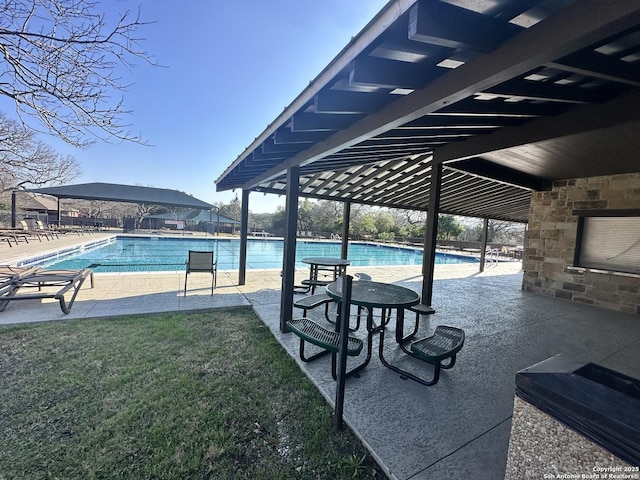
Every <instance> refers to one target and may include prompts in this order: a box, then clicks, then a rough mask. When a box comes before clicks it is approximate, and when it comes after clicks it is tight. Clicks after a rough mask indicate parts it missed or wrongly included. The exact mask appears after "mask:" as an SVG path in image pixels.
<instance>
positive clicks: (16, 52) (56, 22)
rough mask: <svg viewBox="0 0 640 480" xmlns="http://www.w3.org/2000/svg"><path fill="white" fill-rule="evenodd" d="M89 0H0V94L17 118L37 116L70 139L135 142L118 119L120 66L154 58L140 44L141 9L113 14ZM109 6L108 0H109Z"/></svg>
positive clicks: (47, 127) (121, 87)
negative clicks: (115, 94)
mask: <svg viewBox="0 0 640 480" xmlns="http://www.w3.org/2000/svg"><path fill="white" fill-rule="evenodd" d="M99 5H100V2H98V1H92V0H0V78H1V80H0V95H4V96H6V97H9V98H11V99H12V100H14V101H15V106H16V111H17V113H18V115H19V117H20V119H21V120H22V122H23V124H27V122H26V119H25V116H30V117H35V118H36V119H37V120H39V122H40V124H41V125H43V126H44V131H46V132H48V133H52V134H54V135H56V136H58V137H60V138H61V139H63V140H64V141H65V142H67V143H69V144H71V145H75V146H85V145H87V144H88V143H90V141H88V140H87V137H93V138H98V139H102V140H114V139H115V140H130V141H134V142H141V143H143V142H142V141H141V138H140V137H139V136H138V135H135V134H133V133H132V132H131V131H130V130H129V126H128V125H126V124H124V123H122V121H121V116H122V114H125V113H128V112H127V111H126V110H125V109H124V106H123V101H122V98H120V99H118V98H115V99H114V98H112V94H113V92H118V91H120V92H123V91H125V90H126V88H127V85H124V84H123V83H122V79H121V78H120V77H119V74H118V68H119V67H124V68H127V69H130V68H131V67H133V61H134V60H135V59H142V60H143V61H145V62H147V63H149V64H152V65H155V62H154V60H153V59H152V58H151V57H150V56H149V55H148V54H147V53H145V52H144V51H143V50H142V49H141V48H140V46H139V45H140V41H141V40H142V39H141V38H138V37H136V32H137V31H138V29H139V28H140V27H141V26H143V25H145V24H146V22H142V21H141V19H140V12H139V11H138V12H137V13H133V14H132V13H131V12H129V11H125V12H124V13H120V14H118V15H116V16H114V17H113V18H112V17H111V16H107V14H106V13H105V12H101V11H100V10H99ZM109 8H113V3H111V2H109Z"/></svg>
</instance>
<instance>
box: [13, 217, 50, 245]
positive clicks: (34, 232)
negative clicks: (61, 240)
mask: <svg viewBox="0 0 640 480" xmlns="http://www.w3.org/2000/svg"><path fill="white" fill-rule="evenodd" d="M18 230H19V231H20V232H23V233H25V234H27V235H29V236H31V237H36V238H37V239H38V240H39V241H42V237H44V238H46V239H47V240H53V235H52V234H51V233H49V232H42V231H39V230H37V229H35V230H34V229H32V228H29V224H28V223H27V222H26V221H24V220H20V226H19V227H18Z"/></svg>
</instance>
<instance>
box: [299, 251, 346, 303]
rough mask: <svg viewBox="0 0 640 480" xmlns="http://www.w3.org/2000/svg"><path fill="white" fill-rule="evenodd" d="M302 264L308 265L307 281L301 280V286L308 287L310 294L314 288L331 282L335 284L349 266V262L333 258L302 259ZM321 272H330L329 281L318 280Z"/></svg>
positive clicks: (344, 259)
mask: <svg viewBox="0 0 640 480" xmlns="http://www.w3.org/2000/svg"><path fill="white" fill-rule="evenodd" d="M302 262H303V263H307V264H309V279H308V280H303V281H302V284H303V285H308V286H309V287H310V288H311V293H312V294H313V293H314V292H315V289H316V287H323V286H326V285H327V284H329V283H331V282H335V281H336V280H337V278H338V277H339V276H341V275H345V274H346V272H347V267H348V266H349V265H351V260H347V259H346V258H333V257H306V258H303V259H302ZM322 270H327V271H329V272H331V280H321V279H320V278H318V276H319V273H320V271H322Z"/></svg>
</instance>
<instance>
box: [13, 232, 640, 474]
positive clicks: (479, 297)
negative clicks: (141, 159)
mask: <svg viewBox="0 0 640 480" xmlns="http://www.w3.org/2000/svg"><path fill="white" fill-rule="evenodd" d="M99 235H106V234H94V235H90V236H84V237H77V236H74V237H73V238H71V237H63V238H60V239H57V240H53V241H51V242H46V241H43V242H42V243H37V242H35V243H33V244H29V245H28V246H22V245H21V246H20V247H19V248H18V247H14V248H8V247H7V246H4V247H2V250H1V251H0V259H1V260H0V263H5V264H11V263H14V262H15V261H16V260H17V259H19V258H21V257H24V256H29V255H31V256H32V255H34V254H35V252H37V251H46V250H47V249H59V248H62V247H63V246H66V245H67V244H71V243H82V242H87V241H93V240H95V239H97V238H98V236H99ZM357 272H365V273H368V274H369V275H370V276H371V277H372V279H373V280H376V281H380V282H391V283H396V284H399V285H403V286H406V287H408V288H412V289H414V290H416V291H418V292H419V291H420V289H421V281H422V277H421V275H420V267H417V266H407V267H393V268H388V267H385V268H380V267H367V268H360V267H351V268H350V270H349V273H350V274H355V273H357ZM304 274H305V271H304V270H300V271H299V272H298V276H299V278H303V276H304ZM95 277H96V278H95V283H96V285H95V288H94V289H90V288H89V286H88V284H85V286H83V288H82V290H81V292H80V294H79V295H78V297H77V299H76V302H75V304H74V305H73V309H72V311H71V313H70V314H69V315H64V314H63V313H62V311H61V310H60V308H59V306H58V305H57V302H55V301H53V300H49V301H43V302H40V301H20V302H13V303H11V304H9V306H8V307H7V309H6V310H5V311H4V312H1V313H0V324H14V323H22V322H39V321H50V320H68V319H77V318H95V317H109V316H114V315H122V314H129V313H133V314H136V313H151V312H160V311H188V310H194V309H208V308H219V307H229V306H242V305H251V306H252V307H253V308H254V310H255V311H256V313H257V314H258V316H259V317H260V318H261V319H262V321H263V322H264V323H265V324H266V325H268V326H269V328H270V329H271V331H272V332H273V334H274V336H275V337H276V338H277V339H278V340H279V341H280V342H281V344H282V345H283V346H284V347H285V348H286V350H287V352H288V353H289V354H290V355H291V356H292V357H293V358H295V359H296V360H297V361H298V363H299V365H300V366H301V368H302V370H303V371H304V372H305V373H306V375H307V376H308V377H309V378H310V379H311V380H312V381H313V382H314V383H315V384H316V385H317V387H318V389H319V390H320V392H321V393H322V394H323V395H324V396H325V398H326V399H327V400H328V401H329V403H331V404H332V405H333V402H334V399H335V382H334V381H333V380H332V379H331V374H330V358H329V357H328V356H327V357H324V358H321V359H319V360H316V361H314V362H311V363H307V364H305V363H302V362H300V361H299V359H298V337H296V336H295V335H293V334H290V333H289V334H282V333H280V331H279V318H280V308H279V301H280V282H281V278H280V275H279V272H278V271H277V270H264V271H248V272H247V279H246V285H244V286H238V285H237V272H236V271H223V272H219V276H218V288H217V289H216V290H215V293H214V295H213V296H211V295H209V285H210V283H209V281H210V277H208V276H207V275H205V274H202V275H197V274H193V275H191V276H190V279H189V289H188V293H187V296H186V297H184V296H183V287H184V273H183V272H174V273H153V274H148V273H147V274H96V276H95ZM435 278H436V281H435V284H434V295H433V298H434V301H433V304H434V307H435V308H436V310H437V313H436V314H435V315H432V316H431V317H429V319H428V320H425V319H423V321H422V323H421V328H420V333H419V334H418V338H420V337H421V336H426V335H428V334H429V332H431V331H432V330H433V329H434V328H435V326H436V325H443V324H444V325H452V326H456V327H460V328H462V329H464V330H465V332H466V342H465V346H464V348H463V349H462V351H461V352H460V353H459V355H458V362H457V364H456V366H455V367H454V368H453V369H451V370H445V371H443V373H442V375H441V378H440V381H439V382H438V384H437V385H435V386H433V387H425V386H421V385H418V384H417V383H415V382H412V381H410V380H403V379H401V378H400V376H399V375H398V374H397V373H395V372H393V371H391V370H389V369H387V368H385V367H384V366H382V365H381V364H380V361H379V359H378V358H377V354H376V352H377V340H376V341H374V355H373V358H372V360H371V363H370V364H369V365H368V367H367V368H366V369H365V370H364V371H362V372H361V373H360V375H359V376H358V377H352V378H349V379H348V380H347V386H346V396H345V418H346V421H347V423H348V424H349V425H350V426H351V428H352V429H353V430H354V431H355V432H356V434H357V435H358V436H359V437H360V438H361V439H362V441H363V442H364V443H365V445H366V446H367V447H368V448H369V449H370V450H371V452H372V453H373V455H374V456H375V457H376V459H377V460H378V462H379V463H380V464H381V465H382V466H383V469H384V471H385V473H387V474H388V475H389V477H390V478H394V479H402V480H404V479H420V480H422V479H424V480H426V479H430V480H431V479H436V480H439V479H443V480H444V479H447V480H456V479H460V480H463V479H465V480H466V479H469V478H474V479H488V480H498V479H502V478H504V472H505V465H506V460H507V448H508V443H509V434H510V427H511V414H512V408H513V398H514V390H515V384H514V381H515V374H516V372H517V371H519V370H521V369H523V368H525V367H528V366H530V365H532V364H535V363H537V362H540V361H542V360H544V359H546V358H549V357H551V356H554V355H557V354H559V353H565V354H567V355H570V356H572V357H574V358H577V359H579V360H583V361H584V362H595V363H599V364H601V365H604V366H606V367H609V368H612V369H614V370H618V371H620V372H622V373H625V374H627V375H631V376H633V377H640V361H639V360H640V348H639V347H640V318H638V316H637V315H630V314H622V313H617V312H612V311H608V310H603V309H599V308H594V307H588V306H584V305H579V304H575V303H570V302H567V301H564V300H557V299H553V298H547V297H542V296H539V295H534V294H530V293H526V292H522V291H521V288H520V285H521V279H522V273H521V271H520V264H519V263H517V262H507V263H501V264H500V265H498V266H496V267H489V268H487V269H486V270H485V272H483V273H479V272H478V270H477V266H475V265H441V266H437V267H436V273H435ZM295 313H296V312H294V314H295ZM309 316H311V317H312V318H315V319H318V320H319V321H323V320H322V319H323V309H322V308H318V309H316V310H314V311H311V312H310V315H309ZM412 321H413V315H408V319H407V323H408V324H409V325H411V324H412ZM407 328H408V326H407ZM391 330H392V328H391ZM392 338H393V335H391V334H388V335H387V338H386V342H387V344H386V349H385V354H386V355H387V358H388V359H391V360H392V362H394V363H397V364H398V365H400V366H402V367H403V368H406V369H408V370H411V371H414V372H416V373H418V374H426V375H429V374H430V373H431V371H432V370H431V367H430V366H429V365H427V364H424V363H421V362H418V361H415V360H413V359H410V358H404V357H406V356H404V355H403V354H402V353H401V352H400V351H399V349H398V348H397V347H395V345H393V340H392ZM358 361H359V360H358V358H356V359H355V360H350V362H358ZM352 364H353V363H350V365H352ZM523 478H525V472H523Z"/></svg>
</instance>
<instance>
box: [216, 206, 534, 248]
mask: <svg viewBox="0 0 640 480" xmlns="http://www.w3.org/2000/svg"><path fill="white" fill-rule="evenodd" d="M343 205H344V204H343V203H342V202H336V201H330V200H320V201H312V200H310V199H302V200H300V202H299V204H298V220H297V227H296V229H297V230H298V231H299V232H310V233H311V234H312V235H314V236H320V237H323V236H324V237H330V235H331V234H334V235H335V234H337V235H341V234H342V230H343V211H344V206H343ZM216 206H217V207H218V208H219V209H220V213H221V214H222V215H224V216H225V217H228V218H230V219H233V220H240V209H241V205H240V201H239V200H238V198H237V197H236V198H235V199H234V200H232V201H231V202H228V203H218V204H217V205H216ZM285 221H286V219H285V210H284V208H282V207H278V208H277V210H276V211H275V212H274V213H260V214H257V213H252V212H251V211H249V229H250V230H256V231H261V230H265V231H268V232H271V233H274V234H275V235H282V234H283V233H284V229H285ZM425 224H426V212H421V211H415V210H402V209H392V208H379V207H370V206H367V205H359V204H352V205H351V214H350V223H349V236H350V237H352V238H357V239H367V240H379V241H385V242H392V241H405V240H409V241H416V242H421V241H422V239H423V237H424V231H425ZM483 230H484V228H483V221H482V220H481V219H477V218H469V217H460V216H455V215H447V214H440V215H439V216H438V233H437V239H438V240H440V241H443V240H453V241H464V242H480V241H481V240H482V235H483ZM523 241H524V224H521V223H513V222H505V221H500V220H491V219H490V220H489V221H488V228H487V242H489V243H502V244H504V245H522V243H523Z"/></svg>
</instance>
